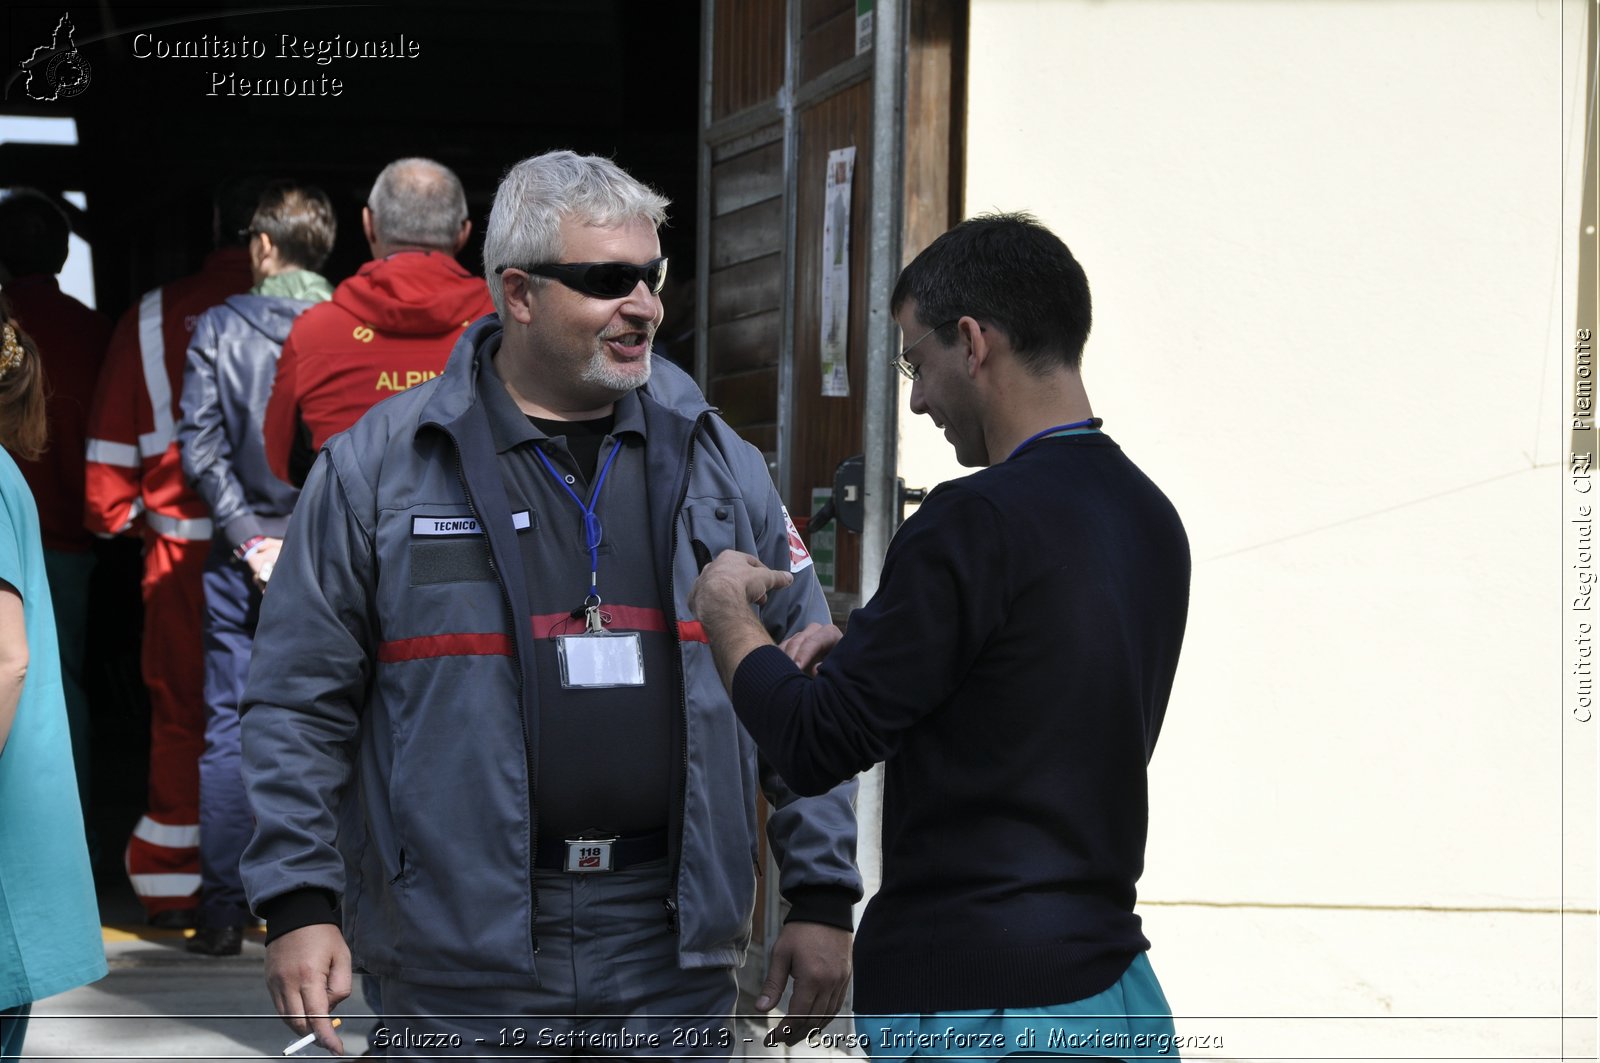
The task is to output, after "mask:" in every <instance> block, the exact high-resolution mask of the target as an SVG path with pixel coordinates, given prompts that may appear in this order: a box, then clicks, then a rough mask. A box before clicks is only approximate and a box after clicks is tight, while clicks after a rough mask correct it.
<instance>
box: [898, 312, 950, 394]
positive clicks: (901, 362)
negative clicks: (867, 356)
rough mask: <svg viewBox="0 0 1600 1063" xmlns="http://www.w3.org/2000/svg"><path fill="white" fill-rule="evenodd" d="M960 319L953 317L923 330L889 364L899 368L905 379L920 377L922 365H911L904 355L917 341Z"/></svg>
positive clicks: (909, 351) (914, 346) (911, 349)
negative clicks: (914, 340)
mask: <svg viewBox="0 0 1600 1063" xmlns="http://www.w3.org/2000/svg"><path fill="white" fill-rule="evenodd" d="M960 320H961V319H960V318H959V317H953V318H951V319H950V320H949V321H946V322H945V323H944V324H942V325H935V326H933V328H931V329H929V330H928V331H927V332H924V333H923V334H922V335H920V336H918V337H917V339H916V342H915V343H911V344H908V345H907V346H906V348H905V349H904V350H902V351H901V352H900V353H899V354H898V355H896V356H895V359H894V361H892V362H890V363H889V364H890V365H892V366H894V367H895V368H896V369H898V370H900V375H901V376H903V377H905V378H906V379H907V380H916V379H917V378H918V377H920V376H921V375H922V367H921V366H920V365H912V364H911V363H910V362H908V361H906V355H908V354H910V353H911V352H912V351H913V350H915V349H916V346H917V344H918V343H921V342H922V341H923V340H925V339H927V338H928V337H929V336H932V335H933V334H934V333H935V332H938V331H939V330H940V329H942V328H944V327H945V326H946V325H954V324H955V323H956V322H957V321H960Z"/></svg>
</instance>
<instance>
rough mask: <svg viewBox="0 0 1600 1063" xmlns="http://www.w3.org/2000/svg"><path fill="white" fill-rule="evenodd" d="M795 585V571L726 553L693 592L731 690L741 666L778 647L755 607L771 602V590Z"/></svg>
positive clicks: (694, 606) (699, 616)
mask: <svg viewBox="0 0 1600 1063" xmlns="http://www.w3.org/2000/svg"><path fill="white" fill-rule="evenodd" d="M793 582H794V576H793V574H791V573H788V572H778V571H775V570H774V569H770V568H768V567H767V566H766V565H763V564H762V563H761V562H760V561H758V560H757V559H756V558H753V557H751V556H750V555H749V554H741V553H739V551H737V550H724V551H722V553H720V554H718V555H717V559H716V560H715V561H713V562H711V564H709V565H707V566H706V567H705V568H704V569H702V570H701V571H700V578H699V579H697V580H695V581H694V586H693V587H690V588H689V608H690V609H692V610H694V615H695V617H696V618H697V619H698V620H699V621H700V623H701V626H703V627H704V628H705V629H706V637H707V638H708V639H709V640H710V642H711V656H712V658H713V659H714V660H715V661H716V662H717V673H718V674H719V675H721V676H722V682H723V685H724V686H726V687H727V688H728V689H729V690H732V689H733V673H734V672H736V671H738V669H739V662H740V661H742V660H744V659H745V656H746V655H747V654H749V653H750V652H751V651H752V650H756V649H759V648H760V647H762V646H770V645H772V639H771V638H769V637H768V636H767V629H766V628H764V627H762V626H761V621H760V619H758V618H757V617H756V614H755V613H754V612H752V611H751V609H750V606H751V604H752V603H756V602H764V601H766V600H767V592H768V591H775V590H781V589H783V588H784V587H787V586H789V584H791V583H793Z"/></svg>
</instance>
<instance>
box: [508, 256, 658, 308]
mask: <svg viewBox="0 0 1600 1063" xmlns="http://www.w3.org/2000/svg"><path fill="white" fill-rule="evenodd" d="M508 269H520V270H521V271H522V272H524V273H527V274H529V275H530V276H534V277H549V278H551V279H552V280H557V281H560V282H561V283H562V284H565V285H566V286H567V287H568V288H571V289H572V290H573V291H575V292H582V293H583V294H584V295H590V296H593V297H594V298H596V299H621V298H622V297H624V296H625V295H627V294H628V293H629V292H631V291H633V289H634V288H635V287H637V286H638V284H639V282H640V281H644V286H645V287H646V288H649V289H650V291H651V293H652V294H654V295H660V294H661V287H662V285H664V284H666V283H667V260H666V259H665V258H656V259H651V260H650V261H649V262H646V263H645V264H644V265H642V266H635V265H634V264H633V263H632V262H551V263H547V264H546V265H543V266H496V267H495V270H494V271H495V272H496V273H504V272H505V271H506V270H508Z"/></svg>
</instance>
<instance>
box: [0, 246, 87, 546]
mask: <svg viewBox="0 0 1600 1063" xmlns="http://www.w3.org/2000/svg"><path fill="white" fill-rule="evenodd" d="M6 297H7V298H8V299H10V300H11V309H12V312H13V313H14V314H15V315H16V318H17V321H18V323H19V324H21V325H22V327H23V329H24V330H26V331H27V333H28V334H29V335H30V336H32V337H33V340H34V342H35V343H36V344H38V345H39V358H40V360H41V361H42V362H43V363H44V372H45V381H46V383H47V384H48V385H49V388H50V391H49V394H48V396H47V397H46V399H45V410H46V413H47V416H48V417H49V422H50V447H49V449H48V450H46V451H45V452H44V454H43V455H41V456H40V457H39V459H38V460H37V461H24V460H22V459H21V458H18V459H17V468H19V469H21V470H22V475H23V477H24V478H25V479H26V480H27V481H28V488H29V489H30V490H31V491H32V492H33V500H34V502H36V503H37V504H38V506H39V527H40V530H41V531H42V532H43V533H44V535H43V538H44V545H45V548H46V549H49V550H64V551H67V552H70V553H75V554H81V553H85V552H87V551H88V549H89V545H90V543H92V542H93V541H94V540H93V538H92V537H91V536H90V535H89V533H88V532H87V531H86V530H85V529H84V527H83V447H84V441H85V439H87V438H88V436H87V432H88V422H89V406H90V405H91V404H92V403H93V402H94V385H95V380H96V379H98V378H99V376H100V364H101V362H103V361H104V360H105V356H106V342H107V341H108V340H110V338H111V322H110V320H109V319H107V317H106V316H105V315H104V314H101V313H98V312H96V311H94V310H90V309H89V308H88V307H87V306H84V305H83V304H82V303H80V302H78V300H76V299H74V298H73V297H72V296H70V295H67V294H66V293H65V292H63V291H62V290H61V287H60V285H58V284H57V283H56V279H55V278H54V277H52V276H48V275H46V274H35V275H33V276H30V277H13V278H12V279H11V280H8V281H6Z"/></svg>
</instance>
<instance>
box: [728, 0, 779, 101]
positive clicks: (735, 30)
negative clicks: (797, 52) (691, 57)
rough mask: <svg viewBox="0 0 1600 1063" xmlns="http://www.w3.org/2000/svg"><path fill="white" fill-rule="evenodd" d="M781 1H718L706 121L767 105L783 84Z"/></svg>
mask: <svg viewBox="0 0 1600 1063" xmlns="http://www.w3.org/2000/svg"><path fill="white" fill-rule="evenodd" d="M788 20H789V15H788V5H787V3H786V2H785V0H733V2H730V0H722V2H719V3H718V4H716V20H715V25H714V26H713V27H712V37H711V69H712V80H711V119H712V121H718V120H720V119H723V118H726V117H728V116H729V115H731V114H737V113H738V112H740V111H743V110H745V109H746V108H749V107H754V106H755V105H756V104H758V103H764V102H766V101H767V100H770V99H772V98H773V97H774V96H776V95H777V93H778V88H779V86H781V85H782V84H783V62H784V54H783V53H784V44H783V42H784V37H785V36H786V34H787V29H788V24H789V21H788Z"/></svg>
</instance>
